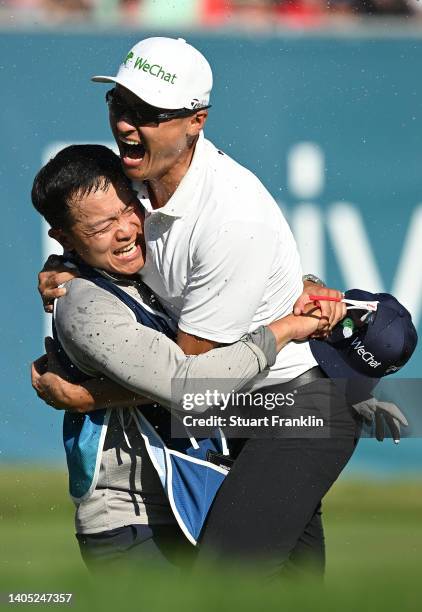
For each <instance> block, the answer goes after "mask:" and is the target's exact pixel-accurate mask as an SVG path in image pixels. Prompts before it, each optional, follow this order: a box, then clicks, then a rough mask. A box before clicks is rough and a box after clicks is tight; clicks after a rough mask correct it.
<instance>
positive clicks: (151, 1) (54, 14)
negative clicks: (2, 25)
mask: <svg viewBox="0 0 422 612" xmlns="http://www.w3.org/2000/svg"><path fill="white" fill-rule="evenodd" d="M418 15H421V16H422V0H0V19H2V21H11V20H14V21H19V20H21V21H26V22H31V23H43V22H47V23H49V22H52V23H57V22H59V23H68V22H70V23H71V22H75V21H86V20H91V21H93V22H102V23H107V24H114V23H116V24H119V23H126V24H129V25H133V26H136V25H138V26H140V27H145V28H154V29H155V30H160V29H163V30H169V29H171V28H173V29H175V30H177V29H178V28H183V29H184V28H189V27H195V26H205V27H220V26H224V25H229V26H230V27H236V26H237V25H241V26H245V25H246V26H247V27H248V28H249V27H255V28H258V27H259V28H262V27H272V26H273V25H274V24H279V25H281V26H282V27H286V28H315V27H319V26H323V27H329V26H330V24H331V23H339V20H340V22H347V23H349V24H350V23H353V21H354V22H356V23H359V20H361V19H363V18H365V17H383V16H393V17H394V16H397V17H408V16H415V18H416V16H418Z"/></svg>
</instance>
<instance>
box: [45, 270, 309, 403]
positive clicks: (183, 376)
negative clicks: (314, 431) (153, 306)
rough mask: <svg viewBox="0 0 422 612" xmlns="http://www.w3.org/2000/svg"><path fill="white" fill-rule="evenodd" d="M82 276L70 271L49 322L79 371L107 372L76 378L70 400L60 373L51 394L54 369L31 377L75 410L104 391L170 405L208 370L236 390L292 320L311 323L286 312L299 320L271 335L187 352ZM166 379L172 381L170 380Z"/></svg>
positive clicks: (204, 380) (269, 358) (203, 384)
mask: <svg viewBox="0 0 422 612" xmlns="http://www.w3.org/2000/svg"><path fill="white" fill-rule="evenodd" d="M87 283H88V281H86V280H84V279H75V280H74V281H72V282H71V283H70V284H69V286H68V290H67V294H66V296H65V297H63V298H61V299H60V300H59V301H58V303H57V309H56V329H57V333H58V336H59V339H60V342H61V344H62V346H63V348H64V349H65V351H66V353H67V355H68V356H69V358H70V359H71V360H72V362H73V363H74V364H75V365H76V366H78V368H79V369H81V370H82V371H84V372H85V373H86V374H88V375H90V376H92V377H106V379H107V380H101V379H100V380H96V381H88V383H86V384H84V385H82V386H76V389H77V390H78V393H79V396H78V407H77V408H74V406H73V402H74V399H73V396H71V395H69V394H71V393H74V392H75V385H70V383H66V381H62V383H61V384H62V386H63V385H64V389H65V391H64V392H63V388H62V391H61V392H62V396H61V398H60V397H59V401H58V399H57V397H56V396H55V393H56V390H55V384H56V383H57V380H54V377H55V376H56V375H55V374H54V373H50V374H44V375H43V376H39V377H38V380H37V381H36V385H34V386H36V388H38V392H39V393H40V395H41V396H42V397H43V393H44V396H47V398H48V403H51V404H53V405H56V406H57V404H59V406H58V407H60V408H68V409H76V410H78V411H80V412H83V411H89V410H92V409H97V408H100V407H104V401H105V399H106V398H107V402H106V405H107V406H110V405H119V406H121V405H122V404H126V405H131V404H139V403H141V401H140V400H139V397H138V396H139V395H143V396H146V397H147V398H148V399H149V401H151V400H152V401H157V402H159V403H160V404H163V405H165V406H170V405H171V404H173V405H176V406H177V405H179V404H180V402H181V399H182V396H183V395H184V394H185V393H186V392H190V393H192V392H201V391H202V392H203V391H204V390H206V389H207V388H208V386H209V379H210V378H212V379H218V387H219V389H218V390H219V391H220V392H230V391H232V390H237V389H239V388H241V387H242V386H244V385H245V383H246V382H247V381H249V380H250V379H252V378H253V377H254V376H255V375H256V374H258V373H259V372H260V371H262V370H263V369H264V368H265V367H267V365H271V363H273V362H274V360H275V356H276V349H277V348H280V347H281V345H284V344H286V343H287V342H288V341H289V340H290V338H291V336H292V334H293V333H294V332H295V333H296V335H297V332H298V329H297V327H298V325H299V322H300V323H301V324H302V325H304V326H305V327H306V329H304V330H300V331H303V332H304V333H305V334H306V335H307V334H308V333H311V332H312V330H313V328H315V327H316V325H317V322H316V321H315V319H313V318H309V319H308V318H307V317H293V315H292V316H291V317H290V319H294V320H295V321H296V320H297V321H298V324H297V325H293V324H292V322H290V323H287V322H286V323H285V324H284V325H282V326H280V325H279V327H278V328H277V329H275V332H276V336H275V335H274V334H273V332H272V331H271V330H270V329H269V328H259V330H257V331H256V332H254V333H253V334H251V335H247V336H246V337H244V339H242V340H240V341H238V342H236V343H235V344H233V345H230V346H226V347H220V348H216V349H214V350H212V351H210V352H208V353H204V354H201V355H198V356H186V355H185V354H184V353H183V351H182V349H181V348H180V347H178V346H177V344H175V343H174V342H173V341H171V340H170V339H169V338H167V337H166V336H165V335H164V334H161V333H159V332H156V331H154V330H152V329H150V328H148V327H144V326H142V325H140V324H139V323H137V321H136V320H134V318H133V316H132V313H131V312H130V311H129V310H128V308H127V307H126V306H125V305H124V304H123V303H121V302H120V301H119V300H117V299H116V298H115V297H114V296H112V295H110V294H109V293H107V292H105V291H103V290H102V289H99V288H98V287H95V286H93V285H92V284H90V285H91V288H90V289H89V290H88V289H87ZM91 292H95V295H92V293H91ZM308 328H309V330H310V331H308ZM46 377H47V378H46ZM60 380H61V379H60ZM173 380H177V381H178V384H177V385H176V386H175V387H174V386H172V381H173ZM46 381H47V382H46ZM116 383H117V385H119V386H121V387H124V388H125V392H124V393H123V396H121V395H119V391H118V390H117V389H116V388H115V385H116ZM66 385H67V387H66ZM113 385H114V388H113ZM173 387H174V388H173ZM83 389H84V390H85V392H84V391H82V390H83ZM66 394H68V397H66ZM110 398H111V399H110ZM43 399H46V397H43ZM60 404H61V405H60Z"/></svg>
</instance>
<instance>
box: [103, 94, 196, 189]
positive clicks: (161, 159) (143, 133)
mask: <svg viewBox="0 0 422 612" xmlns="http://www.w3.org/2000/svg"><path fill="white" fill-rule="evenodd" d="M116 93H117V95H118V96H119V98H120V99H121V100H123V101H124V102H126V103H127V104H128V107H129V108H130V107H131V106H136V105H137V104H139V103H140V102H141V101H140V99H139V98H138V97H137V96H135V95H134V94H133V93H131V92H130V91H128V90H127V89H125V88H124V87H121V86H119V85H117V86H116ZM135 123H137V121H136V119H132V118H131V114H130V111H129V112H126V113H125V112H123V113H115V112H113V109H112V108H110V125H111V129H112V131H113V135H114V138H115V140H116V142H117V145H118V147H119V151H120V157H121V160H122V166H123V170H124V173H125V174H126V176H128V177H129V178H130V179H132V180H154V179H155V180H160V179H161V178H163V177H164V176H165V175H166V174H167V173H168V172H169V171H171V170H174V169H175V168H177V166H178V165H182V164H183V163H184V162H185V160H186V158H187V157H188V156H189V154H190V150H191V149H190V146H189V144H190V143H191V142H192V138H193V137H195V136H196V135H197V134H198V133H199V129H200V128H199V126H196V125H195V123H194V122H193V121H192V117H183V118H176V119H171V120H168V121H163V122H161V123H158V124H156V123H146V124H143V125H135Z"/></svg>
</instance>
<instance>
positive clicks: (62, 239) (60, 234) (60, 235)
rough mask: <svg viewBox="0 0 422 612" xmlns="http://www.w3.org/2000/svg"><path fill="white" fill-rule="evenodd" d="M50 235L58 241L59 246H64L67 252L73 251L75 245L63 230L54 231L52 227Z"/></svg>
mask: <svg viewBox="0 0 422 612" xmlns="http://www.w3.org/2000/svg"><path fill="white" fill-rule="evenodd" d="M48 235H49V236H50V238H53V240H57V242H58V243H59V244H61V245H62V247H63V248H64V250H65V251H71V250H72V249H73V243H72V241H71V240H70V238H69V236H68V235H67V234H66V232H64V231H63V230H62V229H54V228H53V227H51V228H50V229H49V230H48Z"/></svg>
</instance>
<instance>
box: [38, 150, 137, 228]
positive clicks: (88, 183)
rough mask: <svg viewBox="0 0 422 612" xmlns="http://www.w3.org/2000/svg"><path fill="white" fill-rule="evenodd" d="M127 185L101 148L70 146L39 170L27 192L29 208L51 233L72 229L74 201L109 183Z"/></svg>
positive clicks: (114, 158)
mask: <svg viewBox="0 0 422 612" xmlns="http://www.w3.org/2000/svg"><path fill="white" fill-rule="evenodd" d="M122 182H123V184H125V183H126V184H127V186H128V187H129V188H130V187H131V183H130V180H129V179H128V178H127V177H126V176H125V175H124V174H123V170H122V167H121V164H120V158H119V157H118V156H117V155H116V154H115V153H113V151H111V149H108V148H107V147H104V146H102V145H72V146H70V147H66V148H65V149H62V150H61V151H60V152H59V153H57V155H56V156H55V157H53V158H52V159H50V161H49V162H48V163H47V164H46V165H45V166H43V167H42V168H41V170H40V171H39V172H38V174H37V176H36V177H35V179H34V183H33V185H32V191H31V199H32V204H33V205H34V207H35V208H36V209H37V211H38V212H39V213H41V215H42V216H43V217H44V218H45V220H46V221H47V222H48V223H49V224H50V225H51V227H52V228H55V229H69V228H70V227H71V226H72V225H73V220H72V216H71V213H70V205H71V203H72V200H73V199H74V198H75V196H76V197H78V198H79V197H84V196H86V195H89V194H90V193H92V192H95V191H98V190H99V189H102V190H107V188H108V187H109V185H110V183H113V184H114V183H122Z"/></svg>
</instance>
